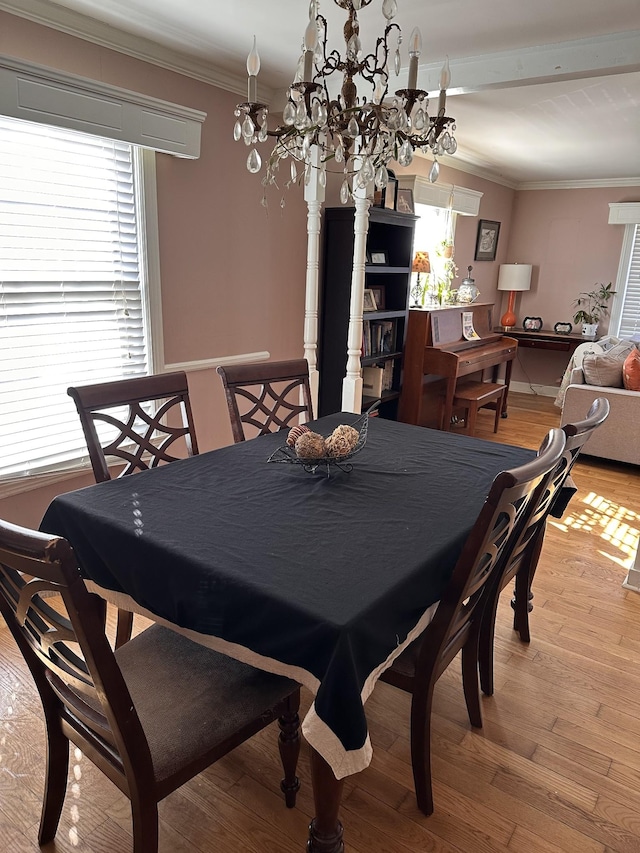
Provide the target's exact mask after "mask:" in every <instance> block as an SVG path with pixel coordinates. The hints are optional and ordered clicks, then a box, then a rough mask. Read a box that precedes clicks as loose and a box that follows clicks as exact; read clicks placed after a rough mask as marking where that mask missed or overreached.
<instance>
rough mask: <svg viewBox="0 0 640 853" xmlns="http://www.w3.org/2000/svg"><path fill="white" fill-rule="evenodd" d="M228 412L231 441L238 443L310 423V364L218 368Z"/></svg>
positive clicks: (300, 361) (303, 361)
mask: <svg viewBox="0 0 640 853" xmlns="http://www.w3.org/2000/svg"><path fill="white" fill-rule="evenodd" d="M218 373H219V374H220V376H221V377H222V384H223V386H224V393H225V397H226V399H227V406H228V408H229V417H230V419H231V431H232V432H233V440H234V442H236V443H238V442H239V441H244V440H245V439H246V438H255V436H258V435H265V434H266V433H269V432H277V431H278V430H280V429H289V428H290V427H292V426H295V425H296V424H297V423H300V417H301V416H302V417H303V418H304V420H305V421H309V420H312V419H313V405H312V402H311V389H310V386H309V364H308V363H307V360H306V359H304V358H301V359H295V360H293V361H263V362H260V363H258V364H235V365H230V366H227V367H219V368H218Z"/></svg>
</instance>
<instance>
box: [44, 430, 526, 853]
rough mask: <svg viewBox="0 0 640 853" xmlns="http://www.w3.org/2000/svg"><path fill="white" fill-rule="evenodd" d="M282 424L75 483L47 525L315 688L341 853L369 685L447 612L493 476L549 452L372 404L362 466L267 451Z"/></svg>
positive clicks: (325, 842) (174, 616) (183, 622)
mask: <svg viewBox="0 0 640 853" xmlns="http://www.w3.org/2000/svg"><path fill="white" fill-rule="evenodd" d="M355 420H356V416H355V415H353V414H347V413H342V414H336V415H330V416H327V417H324V418H321V419H319V420H318V421H316V422H314V423H313V424H312V425H311V426H312V428H313V429H314V430H316V431H318V432H320V433H321V434H322V435H324V436H327V435H329V434H330V433H331V431H332V430H333V429H334V428H335V427H336V426H337V425H338V424H345V423H346V424H351V423H353V422H354V421H355ZM285 438H286V433H283V432H281V433H274V434H271V435H267V436H262V437H259V438H255V439H252V440H250V441H245V442H242V443H239V444H235V445H231V446H229V447H223V448H221V449H219V450H214V451H211V452H207V453H202V454H200V455H199V456H194V457H191V458H189V459H185V460H181V461H178V462H173V463H171V464H170V465H165V466H162V467H159V468H154V469H152V470H148V471H143V472H141V473H137V474H135V475H133V476H128V477H123V478H120V479H116V480H111V481H109V482H106V483H100V484H98V485H94V486H89V487H87V488H84V489H80V490H78V491H74V492H70V493H67V494H63V495H60V496H58V497H56V498H55V499H54V500H53V501H52V503H51V505H50V506H49V508H48V509H47V512H46V514H45V516H44V518H43V521H42V524H41V529H42V530H44V531H46V532H48V533H54V534H58V535H61V536H65V537H66V538H67V539H69V541H70V542H71V544H72V545H73V547H74V550H75V552H76V555H77V558H78V561H79V563H80V566H81V570H82V572H83V575H84V577H85V578H86V580H87V582H88V585H89V588H90V589H93V590H94V591H97V592H99V593H100V594H101V595H103V596H104V597H105V598H106V599H107V600H108V601H111V602H113V603H115V604H117V605H119V606H123V607H126V608H128V609H132V610H134V611H137V612H140V613H144V614H146V615H147V616H150V617H151V618H153V619H156V620H158V621H160V622H163V623H165V624H168V625H169V626H171V627H174V628H176V629H178V630H181V631H183V632H185V633H186V634H187V635H188V636H190V637H191V638H192V639H195V640H197V641H198V642H204V643H206V644H208V645H211V646H213V647H214V648H216V649H218V650H219V651H222V652H225V653H226V654H230V655H231V656H233V657H236V658H239V659H241V660H244V661H246V662H248V663H251V664H253V665H255V666H259V667H261V668H263V669H267V670H270V671H273V672H277V673H280V674H285V675H288V676H290V677H293V678H294V679H296V680H298V681H299V682H300V683H302V684H304V685H305V686H306V687H308V688H309V689H310V690H311V691H312V693H313V695H314V702H313V705H312V706H311V708H310V710H309V712H308V714H307V716H306V717H305V719H304V721H303V727H302V729H303V733H304V735H305V737H306V739H307V740H308V742H309V743H310V745H311V746H312V776H313V782H314V797H315V806H316V819H315V821H314V823H313V824H312V828H311V839H310V847H309V849H310V850H311V851H316V850H318V851H319V850H322V851H323V853H334V852H335V853H338V851H340V850H341V849H342V846H341V845H342V840H341V829H340V827H339V823H338V807H339V801H340V787H341V786H340V781H339V780H342V779H343V778H344V777H346V776H348V775H350V774H352V773H356V772H359V771H360V770H362V769H364V768H365V767H366V766H367V765H368V764H369V762H370V760H371V753H372V750H371V744H370V740H369V734H368V729H367V720H366V713H365V702H366V699H367V697H368V696H369V695H370V693H371V691H372V690H373V687H374V686H375V683H376V681H377V679H378V677H379V676H380V674H381V673H382V672H383V671H384V670H385V669H386V668H387V667H388V666H389V665H390V664H391V663H392V661H393V660H394V659H395V657H396V656H397V655H398V654H400V652H401V651H402V650H403V649H404V648H405V647H406V645H407V644H408V643H409V642H411V641H412V640H413V639H414V638H415V637H417V636H418V635H419V634H420V633H421V632H422V631H423V630H424V628H425V627H426V625H427V624H428V623H429V621H430V619H431V618H432V616H433V613H434V611H435V608H436V607H437V602H438V600H439V598H440V596H441V594H442V591H443V589H444V587H445V585H446V583H447V581H448V580H449V578H450V576H451V572H452V569H453V566H454V564H455V562H456V559H457V557H458V555H459V553H460V551H461V548H462V545H463V543H464V541H465V538H466V536H467V535H468V533H469V531H470V529H471V527H472V525H473V523H474V521H475V519H476V517H477V515H478V513H479V511H480V508H481V507H482V504H483V502H484V498H485V496H486V494H487V492H488V490H489V487H490V485H491V482H492V480H493V478H494V477H495V475H496V474H497V473H498V472H499V471H502V470H504V469H505V468H511V467H514V466H516V465H520V464H522V463H524V462H527V461H529V460H530V459H531V458H532V457H533V456H534V455H535V454H534V452H533V451H531V450H527V449H524V448H521V447H512V446H509V445H503V444H496V443H493V442H488V441H482V440H480V439H476V438H472V437H468V436H465V435H459V434H454V433H450V432H440V431H437V430H429V429H424V428H422V427H417V426H410V425H407V424H402V423H396V422H393V421H388V420H383V419H382V418H379V417H374V418H371V419H370V421H369V425H368V435H367V440H366V444H365V445H364V447H363V448H362V449H361V450H360V452H359V453H358V454H357V455H355V456H354V457H353V458H352V460H351V464H352V466H353V470H351V471H350V472H346V471H342V470H340V469H339V468H337V467H335V466H332V467H331V468H330V469H326V468H319V469H317V470H316V472H315V473H309V472H307V471H305V470H304V469H303V467H301V466H299V465H295V464H286V463H279V464H278V463H273V462H271V463H269V462H268V461H267V460H268V459H269V457H270V456H271V455H272V453H273V452H274V451H275V450H276V449H277V448H278V447H280V446H282V445H283V444H284V440H285Z"/></svg>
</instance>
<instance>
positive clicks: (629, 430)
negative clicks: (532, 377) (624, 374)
mask: <svg viewBox="0 0 640 853" xmlns="http://www.w3.org/2000/svg"><path fill="white" fill-rule="evenodd" d="M596 397H606V399H607V400H608V401H609V405H610V406H611V411H610V412H609V417H608V418H607V420H606V421H605V422H604V423H603V424H602V426H601V427H600V428H599V429H597V430H596V431H595V432H594V434H593V435H592V436H591V438H590V440H589V443H588V444H587V445H586V447H585V455H588V456H599V457H602V458H603V459H612V460H614V461H617V462H629V463H631V464H632V465H640V391H627V390H626V389H624V388H608V387H606V386H602V385H587V384H586V383H585V381H584V374H583V372H582V368H581V367H576V368H574V369H573V370H572V371H571V375H570V380H569V385H568V386H567V387H566V389H565V391H564V401H563V405H562V420H561V425H564V424H568V423H575V422H576V421H578V420H581V419H582V418H584V416H585V412H587V411H588V410H589V407H590V406H591V404H592V403H593V401H594V400H595V399H596Z"/></svg>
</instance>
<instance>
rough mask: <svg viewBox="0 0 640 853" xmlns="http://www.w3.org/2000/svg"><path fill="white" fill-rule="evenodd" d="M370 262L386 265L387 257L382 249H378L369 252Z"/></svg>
mask: <svg viewBox="0 0 640 853" xmlns="http://www.w3.org/2000/svg"><path fill="white" fill-rule="evenodd" d="M371 263H372V264H377V265H379V266H386V265H387V264H388V263H389V257H388V255H387V253H386V251H384V249H379V250H378V251H376V252H373V251H372V252H371Z"/></svg>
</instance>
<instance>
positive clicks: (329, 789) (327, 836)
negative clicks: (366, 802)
mask: <svg viewBox="0 0 640 853" xmlns="http://www.w3.org/2000/svg"><path fill="white" fill-rule="evenodd" d="M311 781H312V784H313V801H314V804H315V808H316V816H315V817H314V819H313V820H312V821H311V824H310V825H309V840H308V842H307V853H344V843H343V841H342V824H341V823H340V821H339V820H338V811H339V809H340V800H341V798H342V788H343V785H344V780H343V779H340V780H338V779H336V777H335V776H334V774H333V770H332V769H331V767H330V766H329V765H328V764H327V762H326V761H325V760H324V758H323V757H322V756H321V755H320V753H319V752H316V750H315V749H313V748H311Z"/></svg>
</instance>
